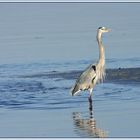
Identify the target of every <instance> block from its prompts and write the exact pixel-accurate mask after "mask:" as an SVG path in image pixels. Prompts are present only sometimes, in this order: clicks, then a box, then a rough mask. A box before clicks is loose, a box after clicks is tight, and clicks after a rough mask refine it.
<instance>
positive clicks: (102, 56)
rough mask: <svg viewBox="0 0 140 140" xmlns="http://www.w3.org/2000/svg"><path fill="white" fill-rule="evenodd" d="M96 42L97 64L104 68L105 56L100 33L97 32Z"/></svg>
mask: <svg viewBox="0 0 140 140" xmlns="http://www.w3.org/2000/svg"><path fill="white" fill-rule="evenodd" d="M97 42H98V46H99V63H100V64H101V65H102V66H104V64H105V54H104V47H103V44H102V33H101V32H100V31H98V32H97Z"/></svg>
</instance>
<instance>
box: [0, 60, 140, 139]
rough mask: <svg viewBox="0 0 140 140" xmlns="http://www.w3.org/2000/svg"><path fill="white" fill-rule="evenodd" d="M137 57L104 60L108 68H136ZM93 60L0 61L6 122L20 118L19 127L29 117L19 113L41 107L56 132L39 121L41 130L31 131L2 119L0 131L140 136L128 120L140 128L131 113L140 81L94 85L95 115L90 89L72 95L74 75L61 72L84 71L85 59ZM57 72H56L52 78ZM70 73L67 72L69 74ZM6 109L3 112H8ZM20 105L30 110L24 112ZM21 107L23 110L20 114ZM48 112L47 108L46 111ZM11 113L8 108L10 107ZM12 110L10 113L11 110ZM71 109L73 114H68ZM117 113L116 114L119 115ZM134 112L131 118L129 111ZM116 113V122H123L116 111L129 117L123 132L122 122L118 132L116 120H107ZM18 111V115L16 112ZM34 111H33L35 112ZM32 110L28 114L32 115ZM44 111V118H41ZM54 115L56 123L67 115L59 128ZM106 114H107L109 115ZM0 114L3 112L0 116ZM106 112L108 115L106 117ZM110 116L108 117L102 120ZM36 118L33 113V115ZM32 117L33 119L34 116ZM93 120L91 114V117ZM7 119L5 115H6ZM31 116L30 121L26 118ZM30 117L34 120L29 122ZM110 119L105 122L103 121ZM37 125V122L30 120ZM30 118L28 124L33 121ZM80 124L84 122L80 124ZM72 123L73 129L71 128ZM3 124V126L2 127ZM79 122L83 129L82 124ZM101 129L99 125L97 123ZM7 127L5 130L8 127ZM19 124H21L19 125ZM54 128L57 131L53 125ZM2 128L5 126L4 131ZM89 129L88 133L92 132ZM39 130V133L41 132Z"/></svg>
mask: <svg viewBox="0 0 140 140" xmlns="http://www.w3.org/2000/svg"><path fill="white" fill-rule="evenodd" d="M139 61H140V59H139V58H133V59H127V60H125V59H112V60H106V63H107V65H108V68H114V66H115V68H116V66H117V65H118V66H119V67H120V66H122V67H131V64H132V63H133V67H139V63H138V62H139ZM91 62H92V61H91V60H87V61H85V60H83V61H82V60H81V61H70V62H62V61H61V62H50V61H49V62H41V63H26V64H2V65H0V77H1V80H0V108H1V109H0V110H1V112H3V110H5V111H4V112H5V113H6V112H7V111H8V110H10V112H11V113H10V115H8V114H7V115H6V114H5V115H4V116H10V117H8V118H9V119H8V120H9V121H10V120H11V121H12V120H13V116H14V118H15V119H16V118H17V119H16V120H15V123H16V122H18V121H19V124H20V125H21V126H22V125H23V124H24V123H23V122H24V121H25V120H30V118H29V117H28V118H26V117H25V118H20V117H21V116H20V114H22V113H23V115H25V116H28V115H27V114H30V115H31V116H32V115H33V114H34V111H36V112H40V111H45V112H46V113H47V114H46V115H45V116H46V117H47V116H48V115H49V114H52V115H49V118H51V121H52V123H51V124H50V125H51V127H52V129H53V131H54V133H52V132H51V131H52V129H51V130H49V128H50V126H49V125H46V127H45V128H44V126H42V125H39V124H42V123H43V122H42V120H40V123H39V124H38V125H39V126H38V127H39V128H40V129H41V128H42V129H43V130H41V131H38V130H35V131H34V132H35V133H33V132H32V131H31V130H28V132H30V131H31V132H32V133H31V132H30V134H29V133H28V132H26V129H27V126H26V125H27V124H26V123H25V124H26V125H25V124H24V125H25V126H24V129H25V131H23V132H22V133H21V132H18V133H17V132H16V130H17V129H18V127H17V126H16V125H15V123H14V124H13V121H12V122H10V123H9V124H7V123H5V125H4V126H5V129H3V130H2V131H1V134H0V135H1V136H4V137H6V136H8V137H9V136H10V137H12V136H14V137H18V136H19V137H96V136H97V137H99V136H105V137H121V136H122V137H128V136H130V137H135V136H136V137H138V136H139V131H138V132H135V130H134V129H133V130H134V131H132V129H131V127H130V125H132V124H131V123H132V122H133V120H131V121H130V120H129V119H132V118H133V119H134V120H135V121H137V124H136V125H135V127H136V129H139V123H138V122H139V113H138V114H137V115H138V116H137V115H136V114H135V112H137V111H138V110H139V105H140V104H139V102H140V88H139V84H137V85H132V84H131V83H130V84H129V82H128V83H127V85H123V84H115V83H106V82H105V83H103V84H100V85H97V86H96V88H95V90H94V96H93V100H94V102H93V104H94V112H93V115H91V114H89V113H88V112H89V111H88V100H87V97H88V94H87V93H88V92H82V93H81V94H80V95H79V96H75V97H72V96H70V94H69V93H70V88H71V87H72V86H73V84H74V82H75V78H69V77H70V76H71V75H69V77H65V78H64V77H63V73H65V72H72V71H73V72H74V70H83V69H85V68H86V67H87V66H88V64H90V63H91ZM56 73H57V75H58V74H59V73H60V75H59V76H56V77H55V74H56ZM70 74H71V73H70ZM6 110H7V111H6ZM24 110H25V111H27V112H28V110H30V112H32V113H27V112H25V113H24ZM19 111H22V113H20V114H19V115H18V117H17V116H16V114H18V112H19ZM49 111H51V113H49ZM8 112H9V111H8ZM13 112H15V113H14V114H15V115H13V116H11V114H12V113H13ZM57 112H59V113H60V114H62V115H61V117H59V116H57ZM69 113H71V114H69ZM117 113H118V114H117ZM131 113H132V114H133V115H134V116H133V117H132V116H131V115H130V114H131ZM114 114H117V116H118V115H119V116H118V121H120V122H121V121H122V120H121V118H119V117H120V116H121V117H122V118H123V117H126V115H127V114H128V115H127V119H128V121H126V122H124V125H126V126H127V127H128V128H127V129H128V132H129V131H131V133H129V134H127V133H126V132H124V131H123V130H126V128H125V129H124V128H123V127H122V126H117V127H118V129H120V130H121V131H119V132H118V131H116V128H114V125H118V124H119V123H118V124H116V122H112V120H111V119H113V118H115V117H116V115H115V116H114ZM40 115H41V116H38V117H37V118H36V119H39V118H42V117H43V116H44V115H43V114H42V113H40ZM19 116H20V117H19ZM35 116H37V115H35ZM35 116H34V115H33V116H32V117H31V118H34V117H35ZM45 116H44V117H45ZM56 116H57V120H56V122H55V123H58V124H59V123H61V121H62V120H63V119H66V120H67V119H68V120H69V119H70V118H71V117H72V118H73V120H71V119H72V118H71V119H70V120H69V121H67V122H66V123H65V125H63V126H61V129H62V131H60V132H59V131H57V129H56V125H55V123H54V122H53V121H54V120H55V118H56ZM107 116H108V117H107ZM0 117H2V116H0ZM106 117H107V118H106ZM49 118H48V117H47V118H46V119H45V120H44V123H45V122H46V121H48V119H49ZM108 118H110V119H109V120H106V119H108ZM34 119H35V118H34ZM36 119H35V120H36ZM91 119H93V120H92V121H91ZM6 120H7V119H6ZM6 120H5V118H2V119H1V121H4V122H6ZM89 120H90V122H92V123H93V124H92V123H91V124H90V125H87V121H89ZM30 121H31V120H30ZM81 121H82V122H84V126H81ZM31 122H32V121H31ZM95 122H97V124H96V126H94V125H95V124H94V123H95ZM107 122H108V123H107ZM34 123H35V124H36V122H34ZM34 123H33V124H32V125H34ZM82 124H83V123H82ZM71 125H73V127H74V128H71V127H72V126H71ZM6 126H7V127H6ZM93 126H94V127H95V128H96V127H97V130H96V131H99V132H98V133H97V135H96V134H95V130H94V129H93ZM10 127H12V128H13V130H15V131H13V133H9V131H10V130H9V129H10ZM81 127H82V128H81ZM98 127H99V128H100V129H101V130H99V128H98ZM8 128H9V129H8ZM66 128H67V129H68V130H69V132H65V134H64V133H63V132H64V130H65V129H66ZM20 129H21V128H19V130H20ZM55 129H56V130H55ZM4 130H5V131H4ZM45 130H47V133H45V134H44V133H43V134H42V133H41V132H42V131H45ZM91 130H92V132H91ZM40 133H41V134H40Z"/></svg>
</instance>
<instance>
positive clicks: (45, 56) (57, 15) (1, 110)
mask: <svg viewBox="0 0 140 140" xmlns="http://www.w3.org/2000/svg"><path fill="white" fill-rule="evenodd" d="M138 13H140V4H139V3H0V18H1V19H0V137H103V136H106V137H140V131H139V130H140V124H139V122H140V87H139V83H138V84H136V85H135V84H132V83H131V82H130V83H129V81H128V82H127V84H119V83H118V84H116V83H106V82H105V83H103V84H100V85H97V86H96V88H95V90H94V96H93V107H94V109H93V111H92V112H89V109H88V100H87V97H88V94H87V92H85V93H84V92H82V93H81V94H80V95H79V96H75V97H72V96H70V94H69V92H70V88H71V87H72V86H73V84H74V82H75V80H76V79H75V78H74V77H73V76H72V75H68V77H67V76H65V78H64V76H63V74H64V73H66V72H70V74H72V72H75V71H79V70H80V71H81V70H84V69H85V68H86V67H87V66H88V65H89V64H91V63H93V62H96V61H97V59H98V47H97V42H96V30H97V28H98V27H99V26H107V27H109V28H111V29H112V31H111V32H110V33H106V34H104V35H103V44H104V45H105V54H106V55H105V56H106V68H135V67H140V57H139V52H140V47H139V44H140V40H139V38H140V34H139V32H138V31H139V25H140V16H139V15H138ZM56 73H57V76H56ZM58 74H60V75H59V76H58ZM69 77H72V78H69Z"/></svg>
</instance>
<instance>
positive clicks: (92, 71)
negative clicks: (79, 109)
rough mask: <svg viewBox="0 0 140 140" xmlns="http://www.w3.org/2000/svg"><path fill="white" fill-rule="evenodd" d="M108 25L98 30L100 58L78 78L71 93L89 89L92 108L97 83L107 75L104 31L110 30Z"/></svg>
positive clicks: (74, 93)
mask: <svg viewBox="0 0 140 140" xmlns="http://www.w3.org/2000/svg"><path fill="white" fill-rule="evenodd" d="M109 31H110V29H108V28H106V27H99V28H98V30H97V42H98V46H99V60H98V61H97V63H95V64H91V65H90V66H89V67H87V68H86V70H85V71H84V72H83V73H82V74H81V75H80V77H79V78H78V79H77V80H76V83H75V85H74V86H73V87H72V89H71V94H72V96H73V95H76V94H77V93H79V92H80V91H82V90H89V92H90V96H89V103H90V109H91V108H92V91H93V88H94V87H95V85H96V83H100V82H103V80H104V77H105V54H104V47H103V44H102V33H106V32H109Z"/></svg>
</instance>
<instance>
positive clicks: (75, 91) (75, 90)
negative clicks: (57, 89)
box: [71, 85, 80, 96]
mask: <svg viewBox="0 0 140 140" xmlns="http://www.w3.org/2000/svg"><path fill="white" fill-rule="evenodd" d="M79 92H80V89H79V86H78V85H75V86H74V87H73V88H72V89H71V95H72V96H75V95H76V94H77V93H79Z"/></svg>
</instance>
